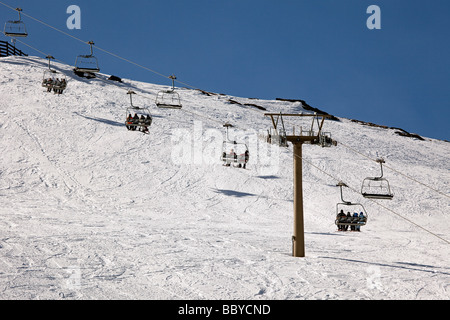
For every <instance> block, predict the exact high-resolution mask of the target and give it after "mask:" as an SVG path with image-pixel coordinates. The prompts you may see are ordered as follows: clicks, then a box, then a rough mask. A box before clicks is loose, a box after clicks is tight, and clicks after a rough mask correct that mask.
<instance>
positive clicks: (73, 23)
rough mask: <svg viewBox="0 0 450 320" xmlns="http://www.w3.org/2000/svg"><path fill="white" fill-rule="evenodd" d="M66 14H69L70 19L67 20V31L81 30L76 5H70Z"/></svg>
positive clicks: (78, 10) (79, 16) (79, 15)
mask: <svg viewBox="0 0 450 320" xmlns="http://www.w3.org/2000/svg"><path fill="white" fill-rule="evenodd" d="M66 13H67V14H70V17H69V18H67V22H66V25H67V29H69V30H73V29H78V30H79V29H81V9H80V7H79V6H77V5H74V4H73V5H70V6H68V7H67V10H66Z"/></svg>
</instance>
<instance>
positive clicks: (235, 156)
mask: <svg viewBox="0 0 450 320" xmlns="http://www.w3.org/2000/svg"><path fill="white" fill-rule="evenodd" d="M223 126H224V127H225V128H226V131H227V133H226V140H224V141H223V144H222V156H221V160H222V161H223V163H224V164H223V165H224V166H227V167H229V166H230V165H231V164H232V163H236V166H237V167H239V168H241V167H242V168H244V169H245V167H246V165H247V163H248V160H249V157H250V155H249V151H248V147H247V144H245V143H243V142H236V141H232V140H230V139H229V137H228V128H231V127H233V125H231V124H229V123H225V124H224V125H223Z"/></svg>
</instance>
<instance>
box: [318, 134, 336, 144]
mask: <svg viewBox="0 0 450 320" xmlns="http://www.w3.org/2000/svg"><path fill="white" fill-rule="evenodd" d="M319 144H320V145H321V146H322V147H323V148H328V147H331V146H333V145H334V146H336V145H337V143H336V141H334V140H333V139H331V132H320V135H319Z"/></svg>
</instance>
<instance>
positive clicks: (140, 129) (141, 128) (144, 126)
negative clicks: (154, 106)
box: [139, 114, 148, 133]
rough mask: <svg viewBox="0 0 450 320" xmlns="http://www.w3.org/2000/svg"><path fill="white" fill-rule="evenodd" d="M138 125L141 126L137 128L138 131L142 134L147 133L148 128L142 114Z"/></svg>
mask: <svg viewBox="0 0 450 320" xmlns="http://www.w3.org/2000/svg"><path fill="white" fill-rule="evenodd" d="M139 124H140V125H141V127H139V131H142V132H143V133H148V127H147V126H146V124H147V120H146V119H145V116H144V115H143V114H142V115H141V118H140V119H139Z"/></svg>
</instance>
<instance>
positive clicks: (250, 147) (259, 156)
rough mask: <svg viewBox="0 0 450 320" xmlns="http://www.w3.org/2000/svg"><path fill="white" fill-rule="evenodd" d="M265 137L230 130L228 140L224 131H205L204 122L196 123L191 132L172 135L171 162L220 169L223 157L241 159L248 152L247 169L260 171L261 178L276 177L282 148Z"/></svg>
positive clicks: (186, 131) (177, 131) (247, 130)
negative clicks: (224, 155) (232, 155)
mask: <svg viewBox="0 0 450 320" xmlns="http://www.w3.org/2000/svg"><path fill="white" fill-rule="evenodd" d="M263 136H264V134H263V132H258V131H256V130H254V129H246V130H238V129H235V128H231V129H229V131H228V136H227V134H226V132H225V131H223V130H219V129H211V128H209V129H205V128H204V127H203V123H202V122H201V121H194V124H193V126H192V128H179V129H174V130H173V131H172V138H171V141H172V149H171V160H172V163H174V164H176V165H198V166H208V165H218V164H219V165H220V164H223V163H224V161H223V154H224V153H226V154H230V153H233V152H234V153H236V156H237V157H241V156H242V155H244V154H245V152H246V151H248V163H247V167H246V168H247V169H249V168H250V170H257V173H258V174H260V175H273V174H277V173H278V170H279V168H280V152H281V150H280V147H279V146H278V145H275V144H268V143H267V141H265V139H264V137H263ZM239 159H241V158H239ZM233 165H234V166H237V163H235V164H233Z"/></svg>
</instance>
